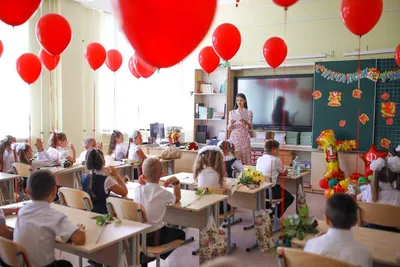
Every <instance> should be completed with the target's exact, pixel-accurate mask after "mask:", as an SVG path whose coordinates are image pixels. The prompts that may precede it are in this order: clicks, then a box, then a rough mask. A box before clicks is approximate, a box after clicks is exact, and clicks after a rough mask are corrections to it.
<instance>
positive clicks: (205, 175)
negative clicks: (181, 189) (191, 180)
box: [197, 167, 221, 187]
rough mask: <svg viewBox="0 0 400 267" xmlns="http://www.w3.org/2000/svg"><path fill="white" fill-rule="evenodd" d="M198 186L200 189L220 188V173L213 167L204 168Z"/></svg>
mask: <svg viewBox="0 0 400 267" xmlns="http://www.w3.org/2000/svg"><path fill="white" fill-rule="evenodd" d="M197 185H198V186H199V187H206V186H209V187H220V186H221V185H220V184H219V174H218V172H216V171H215V170H214V169H213V168H211V167H206V168H204V169H203V170H202V171H201V172H200V173H199V175H198V176H197Z"/></svg>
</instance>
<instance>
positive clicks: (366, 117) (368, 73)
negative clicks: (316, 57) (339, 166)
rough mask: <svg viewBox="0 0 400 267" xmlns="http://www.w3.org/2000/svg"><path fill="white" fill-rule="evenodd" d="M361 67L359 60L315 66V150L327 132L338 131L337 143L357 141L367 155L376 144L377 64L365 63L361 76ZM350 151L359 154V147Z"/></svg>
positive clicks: (323, 63)
mask: <svg viewBox="0 0 400 267" xmlns="http://www.w3.org/2000/svg"><path fill="white" fill-rule="evenodd" d="M358 67H359V66H358V61H357V60H350V61H329V62H317V63H316V64H315V68H314V92H313V106H314V115H313V140H314V142H313V148H317V147H318V146H317V144H316V142H315V140H316V138H317V137H318V136H319V135H320V133H321V132H322V131H323V130H327V129H332V130H334V131H335V133H336V139H337V140H342V141H344V140H356V141H357V143H358V149H359V151H367V150H368V149H369V147H370V146H371V144H373V143H374V117H375V98H376V81H377V77H379V74H378V73H377V68H376V67H377V62H376V60H374V59H373V60H361V62H360V69H361V71H360V73H359V74H358V72H357V69H358ZM358 79H360V86H358V84H359V83H358ZM358 87H360V88H358ZM350 150H354V151H356V150H357V146H353V147H352V149H350Z"/></svg>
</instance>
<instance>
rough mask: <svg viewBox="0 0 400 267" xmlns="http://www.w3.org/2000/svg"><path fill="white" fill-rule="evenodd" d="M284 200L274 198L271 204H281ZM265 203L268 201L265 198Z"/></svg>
mask: <svg viewBox="0 0 400 267" xmlns="http://www.w3.org/2000/svg"><path fill="white" fill-rule="evenodd" d="M284 199H285V198H284V197H283V198H274V199H272V204H279V203H281V202H282V201H283V200H284ZM266 201H267V202H269V199H268V198H267V199H266Z"/></svg>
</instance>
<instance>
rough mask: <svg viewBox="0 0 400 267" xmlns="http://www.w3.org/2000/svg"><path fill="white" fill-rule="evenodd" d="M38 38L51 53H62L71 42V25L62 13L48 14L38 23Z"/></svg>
mask: <svg viewBox="0 0 400 267" xmlns="http://www.w3.org/2000/svg"><path fill="white" fill-rule="evenodd" d="M36 38H37V39H38V41H39V43H40V44H41V45H42V47H43V48H44V49H45V50H46V51H47V52H48V53H49V54H50V55H55V56H56V55H60V54H61V53H62V52H64V51H65V49H67V47H68V45H69V44H70V42H71V38H72V30H71V26H70V25H69V23H68V21H67V20H66V19H65V18H64V17H63V16H61V15H58V14H53V13H52V14H46V15H44V16H43V17H41V18H40V19H39V21H38V23H37V25H36Z"/></svg>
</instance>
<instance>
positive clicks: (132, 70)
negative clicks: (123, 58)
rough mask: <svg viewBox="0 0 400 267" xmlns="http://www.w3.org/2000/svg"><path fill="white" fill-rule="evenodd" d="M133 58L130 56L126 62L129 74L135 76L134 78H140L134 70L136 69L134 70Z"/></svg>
mask: <svg viewBox="0 0 400 267" xmlns="http://www.w3.org/2000/svg"><path fill="white" fill-rule="evenodd" d="M134 61H135V57H134V56H132V57H131V58H130V59H129V62H128V66H129V70H130V71H131V73H132V75H133V76H135V77H136V78H138V79H139V78H140V75H139V73H138V72H137V70H136V68H135V62H134Z"/></svg>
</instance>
